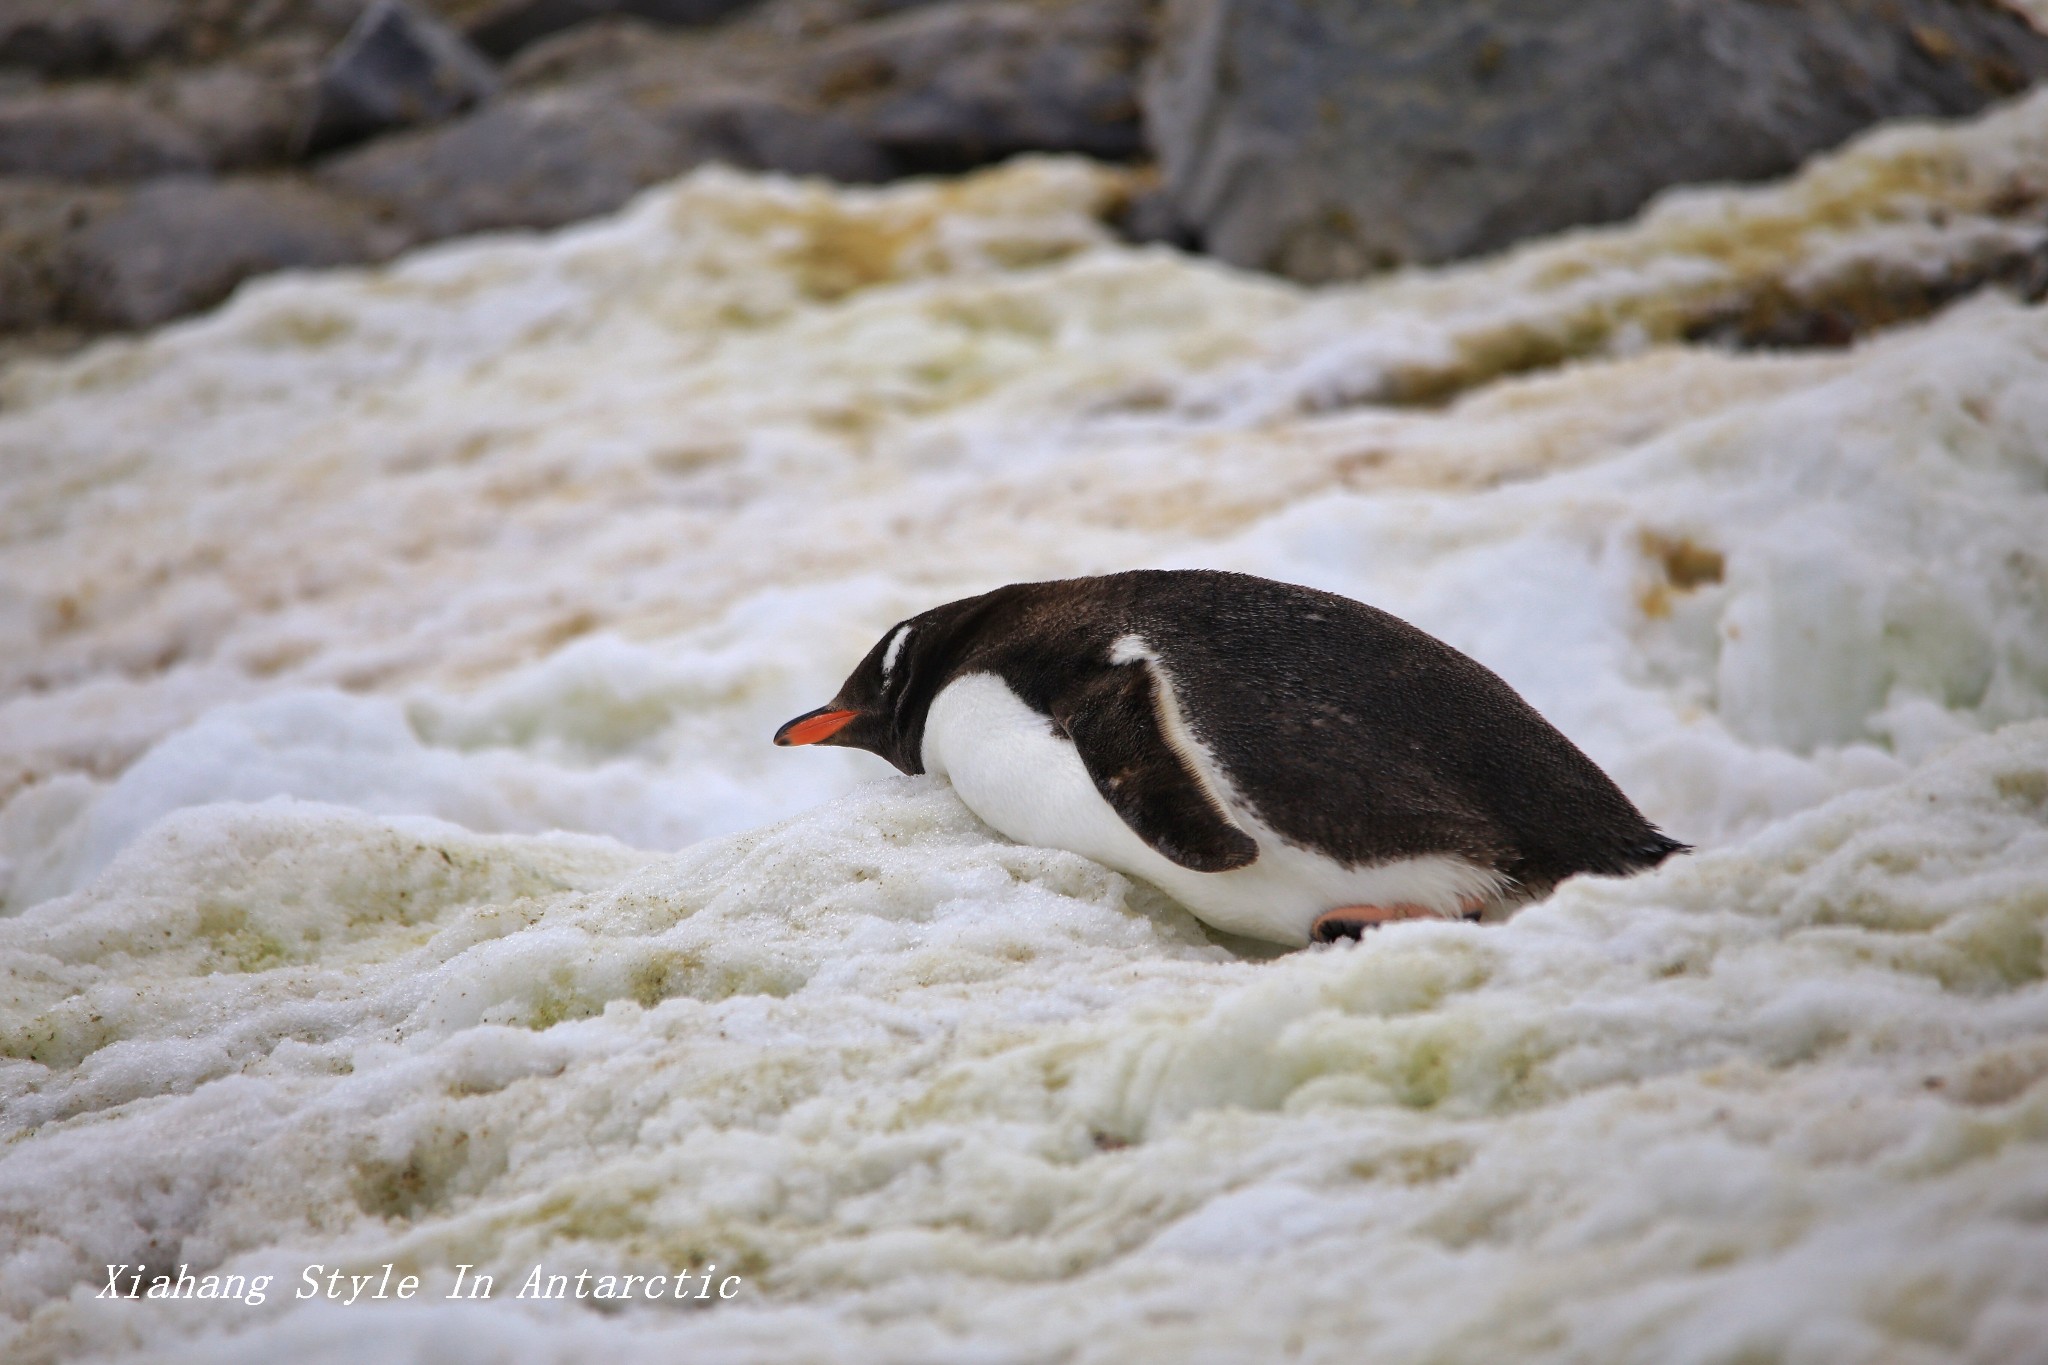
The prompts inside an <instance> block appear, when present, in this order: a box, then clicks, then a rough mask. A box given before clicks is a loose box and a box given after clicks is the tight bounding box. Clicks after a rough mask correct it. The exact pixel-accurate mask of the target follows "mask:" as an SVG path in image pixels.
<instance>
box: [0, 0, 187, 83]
mask: <svg viewBox="0 0 2048 1365" xmlns="http://www.w3.org/2000/svg"><path fill="white" fill-rule="evenodd" d="M184 8H185V6H184V4H183V3H182V0H5V3H0V67H20V68H23V69H26V70H30V71H36V72H40V73H41V74H43V75H46V76H79V75H86V74H89V73H91V72H95V71H103V70H107V69H109V68H112V67H116V66H125V65H128V64H131V63H134V62H138V61H141V60H143V59H144V58H146V57H151V56H155V55H158V54H160V53H163V52H167V51H173V50H176V49H177V48H178V47H179V45H180V34H179V31H178V30H179V23H180V21H181V20H182V19H183V18H184V17H185V15H184Z"/></svg>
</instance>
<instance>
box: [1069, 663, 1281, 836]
mask: <svg viewBox="0 0 2048 1365" xmlns="http://www.w3.org/2000/svg"><path fill="white" fill-rule="evenodd" d="M1158 688H1159V683H1158V681H1157V679H1156V678H1155V676H1154V674H1153V671H1152V670H1151V669H1150V668H1146V667H1142V666H1140V667H1128V666H1127V667H1119V668H1111V669H1108V670H1106V671H1104V672H1102V673H1099V674H1097V675H1095V676H1094V677H1092V678H1090V679H1089V680H1088V681H1087V683H1086V684H1084V685H1083V686H1081V687H1079V688H1076V689H1075V690H1074V691H1073V693H1072V694H1071V695H1069V696H1067V697H1064V698H1061V699H1060V700H1059V701H1057V702H1055V703H1054V705H1053V708H1052V713H1053V714H1052V718H1053V723H1054V724H1055V725H1056V726H1058V727H1059V729H1060V731H1061V733H1063V734H1065V735H1066V737H1067V738H1068V739H1070V740H1072V741H1073V744H1074V749H1075V751H1076V752H1077V753H1079V754H1080V756H1081V763H1082V766H1084V767H1085V768H1087V769H1088V776H1089V777H1090V778H1092V779H1094V782H1095V790H1096V791H1098V792H1100V793H1101V794H1102V799H1103V800H1105V801H1107V802H1108V803H1109V805H1110V809H1112V810H1114V811H1115V812H1116V813H1117V814H1118V815H1119V816H1121V817H1122V819H1123V822H1124V823H1125V824H1127V825H1129V826H1130V827H1131V829H1132V831H1133V832H1134V833H1136V834H1137V836H1138V837H1139V838H1140V839H1143V840H1144V841H1145V842H1146V843H1147V844H1149V845H1150V846H1151V847H1152V848H1153V850H1154V851H1156V852H1157V853H1159V854H1160V855H1161V856H1162V857H1165V858H1168V859H1170V860H1172V861H1173V862H1176V863H1179V864H1180V865H1181V866H1182V867H1185V868H1190V869H1192V870H1194V871H1196V872H1229V871H1231V870H1232V869H1234V868H1240V867H1244V866H1246V865H1248V864H1249V863H1251V862H1253V861H1255V860H1256V859H1257V858H1258V856H1259V846H1258V843H1257V841H1256V840H1254V839H1253V838H1252V836H1251V835H1249V834H1247V833H1245V832H1244V831H1243V830H1242V829H1240V828H1238V826H1237V825H1236V824H1234V823H1233V822H1232V821H1231V819H1230V817H1229V816H1228V815H1226V814H1225V813H1224V812H1223V810H1222V808H1221V807H1219V806H1218V805H1217V804H1216V800H1215V798H1214V797H1213V796H1212V795H1210V792H1209V789H1208V786H1207V784H1206V783H1204V782H1203V780H1202V778H1201V776H1200V774H1199V773H1198V772H1197V770H1196V769H1195V768H1194V766H1193V765H1192V764H1191V763H1190V761H1189V760H1188V758H1187V756H1186V755H1185V754H1184V753H1182V752H1181V750H1180V748H1179V747H1178V746H1177V745H1176V744H1174V743H1173V742H1172V741H1171V740H1169V739H1168V737H1167V733H1166V727H1165V725H1164V724H1163V723H1162V721H1161V710H1162V708H1161V706H1160V700H1161V698H1160V697H1159V693H1158Z"/></svg>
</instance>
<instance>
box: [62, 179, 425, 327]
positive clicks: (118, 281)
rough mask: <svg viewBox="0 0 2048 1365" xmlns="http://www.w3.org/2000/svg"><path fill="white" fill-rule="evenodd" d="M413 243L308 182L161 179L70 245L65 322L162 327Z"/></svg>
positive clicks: (103, 216)
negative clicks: (270, 281) (282, 278)
mask: <svg viewBox="0 0 2048 1365" xmlns="http://www.w3.org/2000/svg"><path fill="white" fill-rule="evenodd" d="M408 240H409V239H408V238H407V236H406V235H405V234H403V233H402V232H400V231H397V230H394V229H393V228H391V227H389V226H387V225H383V224H380V223H378V222H377V221H376V220H375V219H374V218H373V217H372V216H371V215H370V214H368V213H367V212H365V211H364V210H363V209H362V208H361V207H359V206H357V205H355V204H351V203H349V202H348V201H346V200H344V199H341V198H339V197H338V196H336V195H333V194H331V193H328V192H326V191H324V190H322V189H320V188H319V187H317V186H313V185H309V184H307V183H305V182H304V181H302V180H297V179H288V178H283V177H278V178H270V179H241V180H203V179H197V178H190V179H188V178H182V177H180V178H172V179H165V180H158V181H154V182H151V183H149V184H147V185H143V186H141V187H139V188H137V189H136V190H134V191H133V192H132V193H130V194H129V195H128V196H127V197H126V199H125V201H124V202H122V203H121V204H120V205H119V206H118V207H113V208H111V209H103V210H102V211H101V212H99V213H98V214H96V215H95V216H94V217H93V219H92V221H90V222H88V223H87V224H85V225H84V226H83V227H82V230H80V231H79V232H78V233H77V234H76V235H75V237H74V239H73V240H72V241H71V243H70V244H69V247H68V253H69V255H70V262H69V269H70V271H71V272H72V275H73V281H74V282H73V285H72V297H71V298H70V299H69V300H68V308H67V310H66V311H67V313H68V314H69V317H67V318H66V319H65V320H67V321H77V322H81V323H85V324H89V325H94V326H101V327H121V328H136V327H154V326H156V325H157V324H158V323H161V322H165V321H168V320H169V319H171V318H174V317H178V316H180V315H182V314H185V313H190V312H194V311H196V310H198V309H201V308H206V307H210V306H211V305H213V304H215V303H218V302H219V301H220V300H222V299H224V298H226V297H227V296H228V294H229V293H230V292H231V291H232V290H233V289H234V287H235V286H236V285H238V284H240V283H241V282H242V281H243V280H245V279H247V278H248V277H250V276H251V275H257V274H262V273H265V272H267V271H273V270H282V269H287V268H290V267H309V266H332V265H347V264H351V263H354V262H358V261H366V260H378V259H382V258H384V257H387V256H390V255H393V254H395V253H396V252H397V251H399V250H400V249H402V248H403V247H404V246H405V245H406V244H407V243H408Z"/></svg>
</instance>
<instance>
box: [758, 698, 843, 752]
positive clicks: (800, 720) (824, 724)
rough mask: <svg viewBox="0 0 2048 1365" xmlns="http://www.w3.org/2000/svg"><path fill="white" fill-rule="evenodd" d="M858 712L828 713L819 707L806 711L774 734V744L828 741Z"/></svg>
mask: <svg viewBox="0 0 2048 1365" xmlns="http://www.w3.org/2000/svg"><path fill="white" fill-rule="evenodd" d="M859 714H860V712H858V711H828V710H826V709H825V708H824V707H822V706H821V707H819V708H818V709H817V710H815V711H806V712H804V713H803V714H802V715H801V716H798V717H797V718H796V719H795V720H793V721H790V722H789V723H788V724H787V725H785V726H783V727H782V728H781V729H780V730H777V731H776V732H775V742H776V743H777V744H781V745H790V744H816V743H817V742H818V741H819V740H824V739H830V738H832V736H834V735H836V734H838V733H839V732H840V731H841V730H843V729H845V728H846V724H847V722H848V721H851V720H852V719H853V718H854V717H855V716H858V715H859Z"/></svg>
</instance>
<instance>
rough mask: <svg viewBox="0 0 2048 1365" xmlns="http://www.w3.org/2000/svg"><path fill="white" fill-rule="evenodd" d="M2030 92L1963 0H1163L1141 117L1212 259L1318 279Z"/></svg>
mask: <svg viewBox="0 0 2048 1365" xmlns="http://www.w3.org/2000/svg"><path fill="white" fill-rule="evenodd" d="M2044 75H2048V38H2044V37H2043V36H2042V35H2041V34H2039V33H2037V32H2036V31H2034V30H2033V29H2032V28H2031V27H2029V26H2028V25H2027V24H2026V23H2025V21H2024V20H2022V19H2020V18H2019V17H2018V16H2017V15H2016V14H2014V13H2012V12H2010V11H2008V10H2006V9H2004V8H2002V7H2000V6H1998V5H1995V4H1989V3H1972V2H1971V0H1806V2H1805V3H1797V4H1788V3H1784V2H1783V0H1429V2H1428V3H1403V4H1391V3H1379V4H1369V3H1350V4H1308V3H1302V0H1170V4H1169V9H1168V11H1167V17H1166V19H1165V21H1164V28H1163V30H1162V34H1161V48H1160V52H1159V55H1158V57H1157V59H1156V61H1155V64H1154V66H1153V69H1152V71H1151V74H1150V78H1149V82H1148V88H1147V105H1146V112H1147V115H1148V119H1149V131H1150V134H1151V137H1152V141H1153V144H1154V147H1155V149H1156V151H1157V153H1158V155H1159V157H1160V161H1161V164H1162V168H1163V170H1164V172H1165V176H1166V184H1167V192H1168V195H1169V197H1170V200H1171V203H1172V206H1173V209H1174V210H1175V212H1176V213H1177V214H1178V216H1179V218H1180V219H1181V220H1182V222H1183V223H1185V224H1186V225H1187V226H1188V227H1190V228H1191V229H1193V230H1194V232H1196V233H1197V234H1198V235H1199V237H1200V239H1201V240H1202V242H1203V243H1204V244H1205V245H1206V247H1207V248H1208V249H1209V250H1210V251H1211V252H1213V253H1215V254H1216V255H1219V256H1221V257H1223V258H1224V259H1226V260H1229V261H1232V262H1234V263H1236V264H1239V265H1246V266H1254V267H1259V268H1264V269H1271V270H1277V271H1280V272H1282V273H1284V274H1287V275H1290V276H1293V277H1295V278H1297V279H1302V280H1310V281H1315V280H1328V279H1340V278H1350V277H1355V276H1358V275H1362V274H1365V273H1367V272H1369V271H1372V270H1374V269H1378V268H1382V267H1386V266H1391V265H1396V264H1401V263H1405V262H1431V261H1441V260H1446V259H1450V258H1455V257H1460V256H1467V255H1471V254H1474V253H1478V252H1484V251H1489V250H1493V249H1496V248H1499V247H1502V246H1505V245H1507V244H1508V243H1510V242H1513V241H1515V240H1517V239H1519V238H1522V237H1527V236H1530V235H1533V234H1538V233H1544V232H1551V231H1555V230H1557V229H1560V228H1564V227H1569V226H1572V225H1574V224H1580V223H1597V222H1606V221H1612V220H1614V219H1618V218H1621V217H1624V216H1626V215H1627V214H1629V213H1631V212H1633V211H1634V210H1635V209H1636V208H1638V207H1639V206H1640V205H1641V204H1642V203H1643V202H1644V201H1645V200H1647V199H1648V198H1649V197H1650V196H1651V195H1653V194H1655V193H1656V192H1657V191H1658V190H1660V189H1662V188H1664V187H1665V186H1667V185H1672V184H1677V183H1684V182H1697V181H1716V180H1751V179H1758V178H1762V177H1766V176H1771V175H1776V174H1780V173H1782V172H1785V171H1787V170H1789V169H1791V168H1792V167H1793V166H1795V165H1797V164H1798V163H1799V162H1800V161H1802V160H1803V159H1804V158H1805V157H1806V156H1808V155H1810V154H1811V153H1813V152H1815V151H1817V150H1819V149H1821V148H1824V147H1828V146H1832V145H1834V144H1835V143H1837V142H1840V141H1841V140H1842V139H1844V138H1845V137H1847V136H1848V135H1849V134H1851V133H1853V132H1855V131H1856V130H1857V129H1859V128H1862V127H1864V126H1866V125H1868V124H1870V123H1873V122H1876V121H1877V120H1879V119H1884V118H1895V117H1904V116H1925V115H1955V114H1962V113H1967V112H1970V111H1973V110H1976V109H1978V108H1980V107H1982V106H1983V105H1985V104H1986V103H1988V102H1990V101H1991V100H1993V99H1996V98H1999V97H2000V96H2003V95H2007V94H2010V93H2012V92H2014V91H2015V90H2017V89H2019V88H2021V87H2023V86H2024V85H2026V84H2028V83H2030V82H2031V81H2033V80H2035V79H2038V78H2040V77H2042V76H2044Z"/></svg>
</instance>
